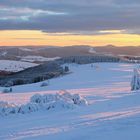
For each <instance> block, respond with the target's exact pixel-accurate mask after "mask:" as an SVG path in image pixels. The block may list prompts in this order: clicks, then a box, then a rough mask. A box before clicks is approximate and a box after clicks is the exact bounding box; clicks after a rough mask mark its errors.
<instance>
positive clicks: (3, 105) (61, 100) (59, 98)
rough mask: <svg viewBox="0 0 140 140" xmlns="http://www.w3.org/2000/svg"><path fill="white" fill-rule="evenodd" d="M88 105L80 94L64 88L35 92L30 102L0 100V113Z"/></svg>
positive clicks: (29, 111) (24, 112) (23, 112)
mask: <svg viewBox="0 0 140 140" xmlns="http://www.w3.org/2000/svg"><path fill="white" fill-rule="evenodd" d="M76 105H77V106H81V105H84V106H85V105H87V101H86V100H85V99H83V98H82V97H81V96H80V95H79V94H70V93H69V92H67V91H65V90H63V91H60V93H59V94H58V93H57V94H45V95H40V94H35V95H33V96H32V97H31V98H30V102H29V103H27V104H23V105H21V106H17V105H14V104H8V103H7V102H0V115H9V114H17V113H20V114H26V113H31V112H36V111H38V110H50V109H73V108H74V107H75V106H76Z"/></svg>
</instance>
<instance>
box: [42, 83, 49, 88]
mask: <svg viewBox="0 0 140 140" xmlns="http://www.w3.org/2000/svg"><path fill="white" fill-rule="evenodd" d="M48 85H49V83H48V82H43V83H41V85H40V86H41V87H46V86H48Z"/></svg>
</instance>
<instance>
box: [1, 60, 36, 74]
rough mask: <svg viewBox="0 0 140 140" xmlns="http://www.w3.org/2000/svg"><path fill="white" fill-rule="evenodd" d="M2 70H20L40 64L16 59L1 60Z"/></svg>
mask: <svg viewBox="0 0 140 140" xmlns="http://www.w3.org/2000/svg"><path fill="white" fill-rule="evenodd" d="M0 64H1V65H0V71H6V72H19V71H22V70H25V69H27V68H31V67H35V66H38V64H36V63H30V62H22V61H14V60H0Z"/></svg>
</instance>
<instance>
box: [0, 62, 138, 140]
mask: <svg viewBox="0 0 140 140" xmlns="http://www.w3.org/2000/svg"><path fill="white" fill-rule="evenodd" d="M65 65H67V66H69V68H70V71H71V73H70V74H68V75H65V76H61V77H57V78H53V79H50V80H49V81H48V80H47V81H43V82H39V83H33V84H28V85H21V86H14V87H12V92H11V93H3V90H4V89H5V87H0V91H1V93H0V101H1V102H0V105H1V107H0V111H1V113H0V124H1V126H2V127H0V139H2V140H13V139H14V140H17V139H26V140H27V139H30V140H31V139H33V140H35V139H37V140H40V139H41V140H43V139H44V140H45V139H49V140H57V139H61V140H77V139H80V140H93V139H96V140H109V139H111V140H118V139H120V140H123V139H127V140H132V139H135V140H139V138H140V134H139V129H140V123H139V122H140V93H139V91H131V81H132V77H133V76H134V73H133V69H134V68H136V67H137V64H127V63H93V64H86V65H78V64H65ZM42 83H47V85H46V86H41V85H42Z"/></svg>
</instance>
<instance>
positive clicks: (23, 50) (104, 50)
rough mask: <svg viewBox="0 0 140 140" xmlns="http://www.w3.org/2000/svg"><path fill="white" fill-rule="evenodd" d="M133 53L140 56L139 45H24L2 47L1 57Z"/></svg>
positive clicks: (17, 58) (18, 57)
mask: <svg viewBox="0 0 140 140" xmlns="http://www.w3.org/2000/svg"><path fill="white" fill-rule="evenodd" d="M98 54H102V55H103V54H106V55H133V56H140V46H139V47H132V46H127V47H115V46H112V45H108V46H102V47H92V46H84V45H79V46H65V47H56V46H39V47H37V46H29V47H28V46H23V47H0V59H12V60H20V58H21V57H23V56H42V57H47V58H52V57H66V56H87V55H98Z"/></svg>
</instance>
